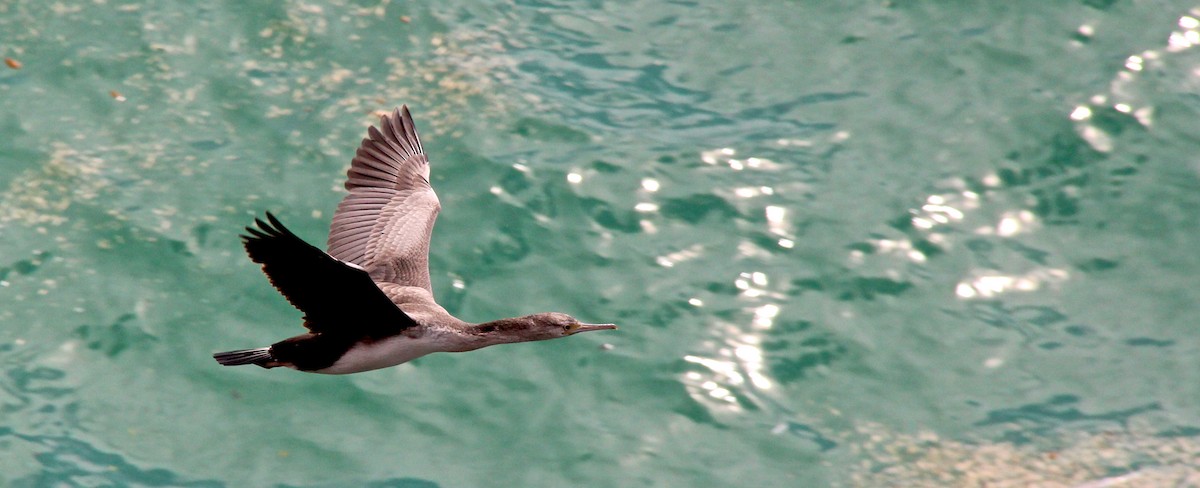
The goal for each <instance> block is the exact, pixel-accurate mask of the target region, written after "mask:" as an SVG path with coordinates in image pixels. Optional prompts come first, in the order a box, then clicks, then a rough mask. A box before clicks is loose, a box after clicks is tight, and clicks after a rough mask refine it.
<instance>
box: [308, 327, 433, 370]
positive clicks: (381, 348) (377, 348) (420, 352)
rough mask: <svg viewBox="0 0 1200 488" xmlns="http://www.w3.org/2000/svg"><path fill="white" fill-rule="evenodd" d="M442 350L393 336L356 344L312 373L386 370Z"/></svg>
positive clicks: (406, 338)
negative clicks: (325, 366) (333, 361)
mask: <svg viewBox="0 0 1200 488" xmlns="http://www.w3.org/2000/svg"><path fill="white" fill-rule="evenodd" d="M442 350H444V349H442V348H438V347H436V344H434V343H431V342H430V341H428V340H423V339H413V338H411V337H405V336H402V335H401V336H395V337H390V338H387V339H384V340H382V341H377V342H371V343H363V344H358V345H356V346H354V347H353V348H351V349H350V350H349V351H346V354H343V355H342V357H341V358H339V359H338V360H337V362H335V363H333V366H330V367H328V368H325V369H319V370H317V371H314V373H323V374H349V373H358V372H360V371H370V370H373V369H379V368H387V367H390V366H395V365H397V364H402V363H407V362H409V361H412V360H414V359H416V358H419V357H421V356H424V355H426V354H429V353H432V352H438V351H442Z"/></svg>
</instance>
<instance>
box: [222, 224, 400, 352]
mask: <svg viewBox="0 0 1200 488" xmlns="http://www.w3.org/2000/svg"><path fill="white" fill-rule="evenodd" d="M254 223H255V224H257V225H258V228H257V229H255V228H253V227H246V231H247V232H249V233H250V235H243V236H242V243H243V244H244V245H245V247H246V253H247V254H249V255H250V260H252V261H254V262H256V263H259V264H262V268H263V273H266V275H267V278H268V279H270V280H271V284H272V285H274V286H275V288H276V289H278V290H279V292H280V293H282V294H283V296H284V297H285V298H287V300H288V301H289V302H291V304H292V306H294V307H296V308H297V309H299V310H300V311H301V312H304V326H305V327H307V328H308V329H309V330H311V331H312V332H316V333H325V332H332V333H338V334H354V335H364V336H367V337H386V336H391V335H394V334H396V333H398V332H399V331H401V330H404V329H407V328H409V327H413V326H415V325H417V324H416V322H414V321H413V319H412V318H410V317H409V316H408V315H407V314H405V313H404V311H402V310H400V309H399V308H398V307H396V304H394V303H392V301H391V299H389V298H388V297H387V295H385V294H384V293H383V291H382V290H380V289H379V287H378V286H376V285H375V282H374V281H372V280H371V277H370V275H368V274H367V272H366V271H364V270H363V269H361V268H357V267H355V266H354V265H351V264H347V263H344V262H342V261H339V260H337V259H335V258H333V257H332V256H330V255H328V254H325V252H324V251H321V250H320V249H317V248H316V247H313V246H312V245H310V244H308V243H307V242H304V241H303V240H302V239H300V238H299V237H296V235H295V234H293V233H292V232H291V231H289V230H287V228H285V227H284V226H283V224H281V223H279V220H276V219H275V216H273V215H271V213H270V212H267V222H263V221H262V220H259V219H254Z"/></svg>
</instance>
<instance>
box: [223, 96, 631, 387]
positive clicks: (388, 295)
mask: <svg viewBox="0 0 1200 488" xmlns="http://www.w3.org/2000/svg"><path fill="white" fill-rule="evenodd" d="M367 136H368V137H367V138H366V139H363V140H362V143H361V144H360V145H359V148H358V151H357V152H356V154H355V156H354V159H353V161H352V162H351V164H350V170H349V171H347V175H346V176H347V179H346V189H347V190H349V192H350V194H349V195H347V196H346V197H345V199H343V200H342V202H341V204H339V205H338V209H337V212H335V213H334V216H333V221H332V223H331V224H330V229H329V240H328V243H327V245H328V252H325V251H321V250H320V249H317V248H316V247H314V246H312V245H310V244H308V243H306V242H304V241H303V240H302V239H300V238H299V237H297V236H296V235H295V234H293V233H292V232H291V231H289V230H287V228H285V227H284V226H283V224H282V223H280V222H279V220H278V219H276V218H275V216H273V215H271V214H270V213H267V214H266V220H265V221H264V220H260V219H255V224H256V227H247V228H246V231H247V233H248V234H249V235H243V236H242V240H243V244H244V246H245V248H246V253H247V254H249V256H250V259H251V260H253V261H254V262H256V263H259V264H261V265H262V267H263V272H264V273H265V274H266V275H267V277H268V278H269V279H270V281H271V284H272V285H274V286H275V288H276V289H278V290H279V292H280V293H281V294H283V296H284V297H286V298H287V300H288V301H289V302H290V303H291V304H292V305H293V306H295V307H296V308H297V309H299V310H300V311H302V312H304V326H305V327H306V328H307V329H308V330H309V332H308V333H306V334H301V335H298V336H295V337H290V338H288V339H284V340H282V341H279V342H277V343H275V344H272V345H271V346H268V347H260V348H254V349H243V350H236V351H228V352H221V353H216V354H214V355H213V358H214V359H216V360H217V362H219V363H220V364H223V365H226V366H237V365H243V364H255V365H258V366H262V367H264V368H274V367H278V366H285V367H289V368H293V369H298V370H301V371H310V372H315V373H327V374H346V373H356V372H360V371H368V370H372V369H379V368H385V367H389V366H395V365H397V364H401V363H404V362H407V361H411V360H413V359H416V358H418V357H421V356H424V355H426V354H430V353H434V352H462V351H471V350H474V349H479V348H481V347H486V346H490V345H494V344H504V343H512V342H525V341H537V340H545V339H553V338H557V337H565V336H568V335H572V334H575V333H578V332H584V331H589V330H604V329H615V328H616V326H614V325H612V324H595V325H593V324H581V323H580V322H579V321H577V320H575V319H574V318H572V317H571V316H569V315H566V314H561V313H541V314H534V315H527V316H524V317H517V318H511V319H501V320H496V321H492V322H487V323H483V324H471V323H468V322H464V321H462V320H459V319H458V318H455V317H454V316H452V315H450V314H449V313H448V312H447V311H446V310H445V309H444V308H442V307H441V306H440V305H438V304H437V302H436V301H435V300H434V297H433V288H432V286H431V283H430V279H429V240H430V235H431V233H432V231H433V224H434V221H435V220H436V219H437V215H438V212H439V211H440V210H441V204H440V203H439V201H438V198H437V195H436V194H435V193H434V191H433V187H432V186H431V185H430V183H429V159H428V158H427V157H426V156H425V153H424V149H423V148H422V147H421V141H420V139H419V138H418V137H417V130H416V126H415V125H414V124H413V121H412V115H411V114H409V112H408V107H401V108H399V109H396V110H395V111H394V112H392V113H391V114H388V115H385V116H383V117H382V118H381V120H380V128H378V129H376V128H375V127H370V128H369V129H368V130H367Z"/></svg>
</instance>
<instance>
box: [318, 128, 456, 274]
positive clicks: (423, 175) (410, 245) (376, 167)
mask: <svg viewBox="0 0 1200 488" xmlns="http://www.w3.org/2000/svg"><path fill="white" fill-rule="evenodd" d="M367 135H368V138H367V139H363V140H362V144H360V145H359V147H358V152H357V153H355V155H354V160H353V161H352V162H351V163H350V170H349V171H348V172H347V173H346V176H347V179H346V189H347V190H350V194H349V195H347V196H346V198H345V199H343V200H342V203H341V204H339V205H338V208H337V212H335V213H334V214H333V223H332V224H330V226H329V254H330V255H332V256H333V257H335V258H338V259H340V260H342V261H346V262H350V263H354V264H357V265H359V266H362V267H363V269H366V270H367V272H368V273H370V274H371V278H373V279H375V280H376V281H388V282H392V283H397V284H401V285H407V286H419V287H421V288H424V289H426V290H428V291H429V292H430V294H432V293H433V289H432V287H431V286H430V283H429V234H430V233H432V232H433V221H434V220H435V219H437V214H438V211H439V210H441V208H442V207H441V204H440V203H439V202H438V198H437V195H436V194H434V192H433V187H431V186H430V185H429V159H427V158H426V157H425V153H424V150H423V149H421V140H420V139H418V138H417V129H416V127H415V126H414V125H413V121H412V115H411V114H409V113H408V107H407V106H402V107H400V108H398V109H396V110H395V111H394V112H392V113H391V114H387V115H384V116H383V117H382V118H380V128H379V129H376V128H375V127H374V126H371V128H369V129H367Z"/></svg>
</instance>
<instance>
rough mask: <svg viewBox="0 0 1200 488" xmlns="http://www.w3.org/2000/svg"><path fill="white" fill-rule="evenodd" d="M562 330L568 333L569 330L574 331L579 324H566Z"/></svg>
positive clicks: (577, 328)
mask: <svg viewBox="0 0 1200 488" xmlns="http://www.w3.org/2000/svg"><path fill="white" fill-rule="evenodd" d="M563 330H565V331H566V332H567V333H568V334H569V333H571V332H575V331H577V330H579V324H568V325H566V326H564V327H563Z"/></svg>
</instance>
